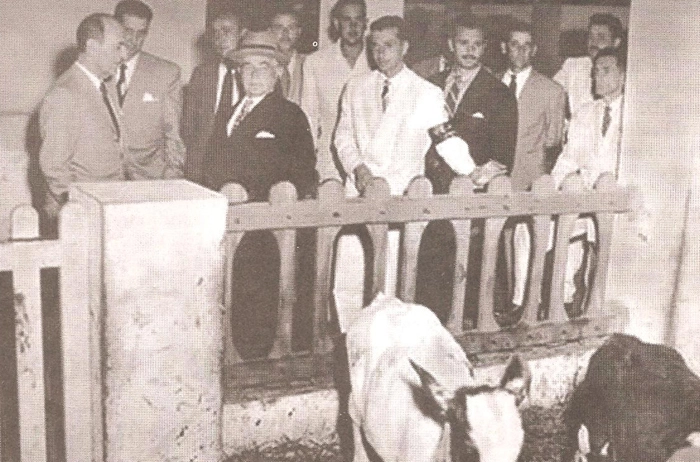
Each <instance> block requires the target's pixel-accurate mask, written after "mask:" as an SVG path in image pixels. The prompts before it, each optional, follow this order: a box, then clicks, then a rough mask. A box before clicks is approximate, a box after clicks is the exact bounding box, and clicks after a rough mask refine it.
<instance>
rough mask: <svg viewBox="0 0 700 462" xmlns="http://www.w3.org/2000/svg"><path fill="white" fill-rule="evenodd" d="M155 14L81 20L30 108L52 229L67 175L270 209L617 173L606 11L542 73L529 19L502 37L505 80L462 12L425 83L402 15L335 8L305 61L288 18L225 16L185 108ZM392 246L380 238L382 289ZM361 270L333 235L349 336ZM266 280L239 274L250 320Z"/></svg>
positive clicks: (614, 67)
mask: <svg viewBox="0 0 700 462" xmlns="http://www.w3.org/2000/svg"><path fill="white" fill-rule="evenodd" d="M152 18H153V11H152V10H151V8H150V7H149V6H148V5H146V4H145V3H143V2H141V1H140V0H122V1H120V2H119V3H118V4H117V5H116V8H115V11H114V14H113V15H107V14H92V15H90V16H88V17H87V18H85V19H84V20H83V21H82V22H81V23H80V25H79V26H78V29H77V34H76V36H77V37H76V38H77V47H78V51H79V57H78V60H77V61H76V63H75V64H74V65H73V66H72V67H71V68H69V69H68V71H66V72H65V73H64V74H63V75H62V76H60V77H59V79H58V80H57V81H56V83H55V84H54V85H53V87H52V88H51V89H50V91H49V92H48V93H47V95H46V97H45V98H44V100H43V103H42V106H41V111H40V125H41V133H42V138H43V144H42V148H41V152H40V165H41V169H42V172H43V174H44V176H45V178H46V180H47V184H48V188H47V190H48V193H47V197H46V201H45V211H46V213H47V215H48V216H49V217H56V216H57V214H58V211H59V210H60V207H61V205H62V204H64V203H65V202H66V201H67V199H68V193H67V192H68V188H69V184H70V183H72V182H77V181H115V180H117V181H118V180H142V179H165V178H180V177H184V178H187V179H189V180H191V181H194V182H196V183H199V184H201V185H203V186H206V187H208V188H212V189H214V190H218V189H220V188H221V187H222V186H223V185H224V184H226V183H229V182H235V183H239V184H241V185H243V187H244V188H246V190H247V191H248V194H249V198H250V200H254V201H265V200H267V199H268V195H269V191H270V188H271V187H272V185H274V184H276V183H278V182H281V181H290V182H292V183H293V184H294V185H295V187H296V188H297V191H298V193H299V196H300V198H307V197H313V196H314V195H315V194H316V189H317V186H318V185H319V184H320V183H322V182H323V181H325V180H328V179H337V180H341V181H344V184H345V187H346V193H347V194H348V195H349V196H354V195H358V194H360V195H361V194H363V193H364V190H365V188H366V187H367V185H368V184H369V182H370V180H371V178H372V177H376V176H380V177H383V178H385V179H386V180H387V182H388V183H389V187H390V189H391V193H392V194H396V195H400V194H403V193H404V191H405V189H406V187H407V186H408V184H409V182H410V181H411V179H413V178H414V177H416V176H418V175H425V176H427V177H428V178H429V179H430V180H431V181H432V183H433V186H434V190H435V192H437V193H445V192H447V191H448V190H449V185H450V183H451V180H452V179H453V178H454V177H455V176H457V175H468V176H469V178H471V179H472V181H473V182H474V184H475V187H479V188H481V187H484V186H486V185H487V184H488V183H489V181H490V180H491V179H492V178H493V177H495V176H497V175H503V174H506V175H510V176H511V178H512V181H513V185H514V188H515V189H516V190H526V189H528V188H529V187H530V185H531V184H532V182H533V181H534V180H535V179H536V178H538V177H539V176H541V175H542V174H545V173H552V174H553V175H554V177H555V179H556V180H557V182H558V183H560V182H561V181H562V180H563V178H564V177H565V176H566V175H568V174H570V173H572V172H579V173H580V174H581V175H582V176H583V178H584V180H585V181H586V182H587V183H588V184H592V183H593V182H594V181H595V180H596V178H597V177H598V176H599V175H600V174H601V173H603V172H616V169H617V164H618V155H619V142H620V130H621V114H622V93H623V88H624V80H625V70H626V56H625V53H624V51H621V47H620V45H621V43H622V41H623V40H622V38H623V37H622V35H623V29H622V26H621V23H620V21H619V19H617V18H615V17H614V16H612V15H609V14H595V15H593V16H591V18H590V23H589V27H588V52H589V55H588V56H584V57H579V58H569V59H567V60H566V61H565V62H564V65H563V66H562V68H561V70H560V71H559V72H558V73H557V74H556V75H555V76H554V78H553V79H550V78H548V77H546V76H544V75H543V74H540V73H538V72H537V71H536V70H534V69H533V67H532V63H533V58H534V56H535V54H536V53H537V43H535V41H534V35H533V31H532V29H531V27H530V25H529V24H525V23H514V24H513V25H512V27H511V28H510V31H509V33H508V36H507V37H504V40H503V42H502V43H501V51H502V52H503V53H504V55H505V56H506V57H507V60H508V69H507V70H506V72H505V73H504V74H502V75H496V74H495V73H494V72H492V71H491V70H489V69H488V68H487V67H486V66H484V65H483V64H482V57H483V56H484V52H485V50H486V47H487V31H486V29H485V27H484V25H483V23H481V22H480V21H479V20H478V19H476V18H474V17H470V16H455V17H454V18H453V20H452V21H451V27H450V34H449V38H448V43H447V45H448V49H449V51H450V53H451V56H440V57H436V58H437V59H431V60H429V61H426V62H423V63H419V64H417V65H416V66H415V69H416V70H417V71H418V72H419V73H420V75H419V73H417V72H414V71H413V70H411V68H409V66H407V65H406V64H405V62H404V58H405V56H406V53H407V51H408V47H409V46H410V44H409V41H408V37H407V30H406V24H405V22H404V20H403V19H402V18H400V17H397V16H384V17H382V18H379V19H377V20H375V21H374V22H372V23H371V24H370V25H369V33H367V26H368V24H367V22H368V21H367V8H366V5H365V1H364V0H338V1H337V3H336V4H335V6H334V7H333V9H332V12H331V23H332V27H333V28H334V30H335V32H336V33H337V34H336V35H337V36H338V40H337V41H336V42H335V43H333V44H332V45H329V46H328V47H325V48H321V49H320V50H318V51H316V52H314V53H312V54H311V55H308V56H305V55H303V54H301V53H299V52H298V51H297V41H298V39H299V37H300V35H301V32H302V30H301V26H300V24H301V21H300V18H299V13H298V11H297V10H295V9H293V8H280V9H278V10H276V11H275V14H274V15H273V16H272V17H271V18H270V20H269V22H268V24H267V26H268V27H267V29H264V30H252V29H250V28H249V25H248V22H247V21H246V18H245V17H244V16H243V15H242V14H241V13H240V12H238V11H235V10H220V11H218V12H217V13H216V14H215V15H214V17H213V18H211V20H210V21H209V24H208V32H209V34H210V38H211V44H212V47H213V51H214V52H215V54H216V59H215V60H213V61H210V62H205V63H203V64H201V65H199V66H198V67H197V68H196V69H195V70H194V71H193V73H192V76H191V78H190V81H189V84H188V85H187V87H186V91H185V92H184V99H183V91H182V87H181V84H180V68H179V67H178V66H177V65H176V64H174V63H172V62H169V61H166V60H164V59H161V58H159V57H156V56H154V55H152V54H150V53H147V52H145V51H143V50H142V47H143V45H144V42H145V40H146V37H147V35H148V30H149V26H150V23H151V20H152ZM438 235H439V233H438ZM440 239H441V238H438V244H439V241H440ZM529 240H530V239H529V235H528V230H527V226H526V225H525V224H523V223H518V224H515V225H514V238H513V247H514V260H515V265H514V271H515V279H516V283H515V291H514V292H515V294H514V296H513V300H512V302H513V304H515V305H520V304H522V302H523V296H524V285H525V283H524V278H525V277H526V276H525V275H526V272H527V265H528V255H529ZM251 241H255V239H252V240H251ZM263 241H264V239H262V238H261V239H258V240H257V241H256V242H255V243H253V244H251V246H250V248H249V253H248V255H249V258H248V259H249V264H251V265H258V267H257V270H256V271H254V272H253V274H260V272H264V267H265V264H272V265H274V261H272V263H270V262H268V263H264V260H265V258H261V257H260V256H261V255H264V253H265V252H264V248H266V247H268V245H267V244H264V242H263ZM398 242H399V235H398V230H393V229H392V230H390V236H389V246H388V252H387V254H388V257H387V258H388V261H387V263H388V265H389V266H388V270H387V272H386V273H387V278H388V279H387V287H388V288H389V289H388V290H390V291H392V290H395V287H396V267H397V261H398V245H399V244H398ZM436 248H437V249H438V250H437V251H436V252H437V253H436V254H434V255H433V258H437V260H441V259H442V258H441V256H440V255H441V254H440V250H439V249H440V248H441V246H440V245H437V246H436ZM580 253H581V254H583V252H580ZM270 258H271V259H272V260H274V257H270ZM582 258H583V257H582ZM244 260H245V259H244ZM362 261H363V251H362V246H361V244H360V239H359V237H358V236H357V234H355V233H352V232H349V233H346V234H345V235H343V236H341V241H340V242H339V247H338V256H337V264H336V266H337V268H338V273H337V274H336V282H335V287H334V294H335V301H336V304H337V305H338V313H339V318H340V319H339V320H340V322H341V327H342V325H343V323H346V322H349V321H350V320H351V317H352V315H351V314H348V315H347V319H344V318H343V316H342V315H341V313H351V312H352V309H353V307H359V306H362V287H363V284H364V276H363V271H362V268H361V265H362V264H363V263H362ZM358 265H360V268H359V270H358ZM392 269H393V270H392ZM249 273H250V272H249ZM433 274H435V275H437V277H440V274H442V273H440V272H433ZM268 283H270V281H262V280H261V279H260V278H255V277H253V278H252V279H251V278H249V280H246V281H244V284H242V286H246V287H256V288H255V289H250V290H248V291H247V292H246V293H242V294H239V298H240V299H241V300H246V302H245V303H250V304H252V305H251V308H250V310H256V309H257V308H254V306H253V305H255V304H256V303H258V302H257V301H256V294H258V293H263V292H265V291H264V290H262V291H261V289H260V287H261V286H262V285H265V284H268ZM435 283H436V284H438V285H439V283H440V281H435ZM569 292H571V293H568V295H567V297H568V298H569V300H567V301H570V298H571V297H572V295H573V291H569ZM260 296H261V297H263V298H264V297H265V295H260ZM275 300H276V299H274V300H272V299H270V300H266V301H260V302H259V303H261V304H274V303H275ZM258 311H259V310H258ZM271 317H273V318H274V316H271ZM261 322H262V321H261Z"/></svg>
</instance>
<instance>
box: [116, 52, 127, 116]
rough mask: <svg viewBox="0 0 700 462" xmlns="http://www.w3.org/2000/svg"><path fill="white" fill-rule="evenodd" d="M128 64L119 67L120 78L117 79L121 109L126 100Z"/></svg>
mask: <svg viewBox="0 0 700 462" xmlns="http://www.w3.org/2000/svg"><path fill="white" fill-rule="evenodd" d="M125 87H126V64H124V63H122V64H121V66H119V78H118V79H117V97H118V98H119V107H122V106H123V105H124V98H126V88H125Z"/></svg>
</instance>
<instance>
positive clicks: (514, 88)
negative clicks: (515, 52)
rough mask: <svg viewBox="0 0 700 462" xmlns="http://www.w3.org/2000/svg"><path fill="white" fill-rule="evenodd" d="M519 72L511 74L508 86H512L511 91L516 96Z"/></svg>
mask: <svg viewBox="0 0 700 462" xmlns="http://www.w3.org/2000/svg"><path fill="white" fill-rule="evenodd" d="M516 75H517V74H510V85H508V88H510V91H511V93H513V94H514V95H515V96H516V97H517V96H518V80H517V77H516Z"/></svg>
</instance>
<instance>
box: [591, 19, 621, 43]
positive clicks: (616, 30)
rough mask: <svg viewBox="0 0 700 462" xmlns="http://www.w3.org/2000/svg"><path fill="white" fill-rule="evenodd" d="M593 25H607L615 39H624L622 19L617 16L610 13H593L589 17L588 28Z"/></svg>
mask: <svg viewBox="0 0 700 462" xmlns="http://www.w3.org/2000/svg"><path fill="white" fill-rule="evenodd" d="M591 26H607V28H608V30H610V35H612V38H613V40H615V39H618V38H619V39H622V34H623V28H622V23H621V22H620V19H619V18H618V17H617V16H613V15H611V14H610V13H596V14H593V15H591V17H590V18H589V19H588V29H589V30H590V28H591Z"/></svg>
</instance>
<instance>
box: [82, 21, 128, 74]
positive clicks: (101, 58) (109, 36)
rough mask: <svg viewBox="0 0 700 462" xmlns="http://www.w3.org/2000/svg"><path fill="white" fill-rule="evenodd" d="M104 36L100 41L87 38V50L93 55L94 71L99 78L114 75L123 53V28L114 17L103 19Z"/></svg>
mask: <svg viewBox="0 0 700 462" xmlns="http://www.w3.org/2000/svg"><path fill="white" fill-rule="evenodd" d="M104 29H105V30H104V37H103V39H102V42H100V41H99V40H95V39H90V40H88V52H89V53H90V54H91V55H93V56H94V58H95V63H96V65H97V69H96V71H97V72H98V73H99V75H98V77H100V78H101V79H104V78H107V77H109V76H110V75H114V74H115V73H116V72H117V68H119V64H120V63H121V60H122V56H123V54H124V50H123V48H124V46H125V42H124V30H123V28H122V26H121V24H119V22H117V20H115V19H105V20H104Z"/></svg>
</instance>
